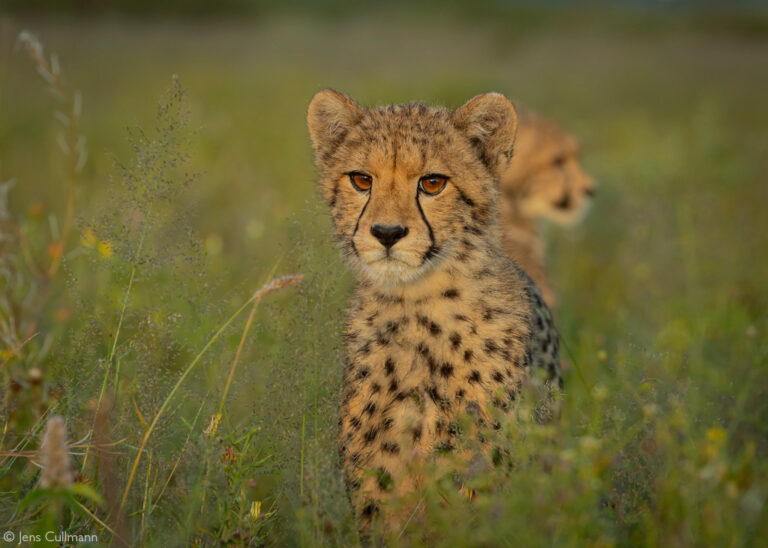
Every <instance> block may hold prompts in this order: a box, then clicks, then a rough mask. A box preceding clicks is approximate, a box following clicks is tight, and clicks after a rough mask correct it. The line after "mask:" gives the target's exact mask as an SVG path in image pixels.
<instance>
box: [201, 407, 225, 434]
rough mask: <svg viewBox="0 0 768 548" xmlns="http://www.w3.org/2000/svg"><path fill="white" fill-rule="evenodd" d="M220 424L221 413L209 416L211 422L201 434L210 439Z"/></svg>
mask: <svg viewBox="0 0 768 548" xmlns="http://www.w3.org/2000/svg"><path fill="white" fill-rule="evenodd" d="M220 423H221V413H216V414H215V415H212V416H211V422H210V423H209V424H208V428H206V429H205V430H203V434H205V436H206V437H208V438H212V437H213V436H215V435H216V432H218V431H219V424H220Z"/></svg>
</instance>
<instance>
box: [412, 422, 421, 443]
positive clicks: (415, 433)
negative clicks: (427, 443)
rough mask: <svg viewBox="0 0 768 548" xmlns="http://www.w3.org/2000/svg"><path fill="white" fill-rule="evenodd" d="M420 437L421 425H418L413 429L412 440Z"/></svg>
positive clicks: (417, 439) (415, 440)
mask: <svg viewBox="0 0 768 548" xmlns="http://www.w3.org/2000/svg"><path fill="white" fill-rule="evenodd" d="M420 439H421V425H418V426H416V427H415V428H414V429H413V441H414V442H417V441H419V440H420Z"/></svg>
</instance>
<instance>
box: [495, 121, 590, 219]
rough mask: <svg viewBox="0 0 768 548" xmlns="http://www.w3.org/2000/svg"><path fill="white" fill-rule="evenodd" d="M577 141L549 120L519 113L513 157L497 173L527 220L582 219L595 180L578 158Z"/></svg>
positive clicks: (502, 189) (509, 195) (507, 192)
mask: <svg viewBox="0 0 768 548" xmlns="http://www.w3.org/2000/svg"><path fill="white" fill-rule="evenodd" d="M579 153H580V150H579V142H578V141H577V140H576V138H575V137H573V136H572V135H570V134H569V133H567V132H566V131H564V130H563V129H562V128H561V127H559V126H558V125H557V124H555V123H554V122H552V121H551V120H549V119H547V118H544V117H543V116H539V115H537V114H534V113H532V112H521V114H520V125H519V128H518V136H517V141H516V143H515V156H514V158H513V159H512V160H511V161H510V162H509V167H508V168H507V170H506V171H505V172H504V173H503V175H502V176H501V191H502V193H504V195H505V196H507V197H509V198H510V199H511V200H512V201H513V202H516V203H517V204H518V206H517V207H518V213H519V214H520V215H521V216H522V217H524V218H527V219H530V220H536V219H539V218H546V219H549V220H552V221H554V222H557V223H559V224H562V225H572V224H574V223H576V222H578V221H579V220H581V219H582V217H583V216H584V214H585V213H586V211H587V209H588V208H589V203H590V200H591V197H592V196H593V195H594V192H595V183H594V181H593V180H592V178H591V177H590V176H589V175H588V174H587V173H586V172H585V171H584V169H583V168H582V166H581V163H580V159H579Z"/></svg>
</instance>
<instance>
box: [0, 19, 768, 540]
mask: <svg viewBox="0 0 768 548" xmlns="http://www.w3.org/2000/svg"><path fill="white" fill-rule="evenodd" d="M453 9H454V12H451V13H453V15H451V14H448V15H443V16H441V17H439V18H437V19H435V17H434V14H430V13H427V11H428V10H427V11H420V10H414V11H412V12H408V13H409V15H410V18H404V19H403V18H398V17H396V16H395V15H394V14H393V13H390V14H389V15H387V12H381V13H378V14H377V15H376V16H368V15H364V14H360V13H359V12H356V13H353V14H346V16H345V18H342V19H340V20H339V21H338V22H334V18H332V17H330V16H329V17H326V18H324V19H322V20H320V21H313V20H309V19H304V18H301V17H291V18H289V17H285V16H281V17H276V18H274V19H270V20H269V24H258V23H256V22H253V21H248V20H244V21H238V22H234V21H219V22H215V23H211V25H210V27H209V28H208V30H207V32H206V33H205V34H201V33H200V31H199V28H198V27H197V26H195V25H189V26H187V25H170V24H167V23H163V24H153V23H149V22H145V23H142V24H141V25H137V24H135V23H132V24H128V23H125V22H122V21H115V20H103V21H89V22H86V23H79V22H78V23H75V22H61V21H60V22H50V21H44V20H39V21H36V22H35V23H36V24H35V26H36V27H39V28H40V30H41V32H42V35H43V36H45V37H46V38H49V41H50V43H51V44H52V45H54V44H55V46H56V49H57V50H59V52H60V54H61V58H62V60H63V61H64V62H65V67H66V68H67V71H66V75H67V79H63V77H62V78H61V79H59V80H56V78H53V80H51V79H50V78H48V77H46V78H45V81H44V83H46V84H49V85H53V87H54V89H56V90H57V94H56V98H55V101H56V103H57V105H58V108H59V109H60V110H61V111H62V112H64V113H65V114H64V118H61V117H60V116H58V117H57V119H58V120H59V121H55V120H53V119H51V116H50V112H49V108H48V106H47V105H49V104H50V103H49V101H50V99H49V98H48V97H47V96H46V95H45V94H44V93H45V91H44V87H45V86H41V85H40V80H39V76H38V75H37V74H35V73H34V70H31V69H30V68H29V64H28V62H27V60H26V59H25V58H24V56H23V55H20V54H18V55H13V54H12V53H11V52H10V49H8V52H7V55H0V96H2V97H3V100H4V104H9V105H13V106H14V108H12V109H0V161H1V162H2V167H3V175H4V177H10V176H12V177H13V179H14V180H15V186H13V188H10V185H4V186H2V187H0V188H2V190H1V191H0V198H3V200H1V201H0V320H1V321H2V323H0V335H2V337H3V338H2V339H1V340H2V345H1V346H0V363H2V367H3V371H2V374H3V375H4V396H3V397H4V400H3V402H4V403H3V410H2V411H3V425H4V427H3V431H2V433H0V440H2V442H1V446H0V450H2V454H1V455H0V525H1V526H2V527H1V528H12V529H14V530H16V531H25V532H30V533H33V532H35V531H42V530H45V528H48V527H55V525H56V523H57V522H56V520H59V521H58V523H61V524H63V525H64V526H65V528H66V530H67V531H68V532H70V533H75V532H78V533H82V534H85V533H88V532H91V533H97V534H98V535H99V538H100V541H101V542H109V541H110V540H114V541H115V544H117V545H120V544H121V541H122V542H128V543H132V544H141V545H148V546H156V545H178V544H196V545H204V546H211V545H219V544H228V545H245V544H254V545H258V544H273V545H344V546H346V545H355V544H357V543H359V541H360V539H359V538H358V535H357V531H356V527H355V523H354V520H353V518H352V515H351V510H350V507H349V504H348V502H347V498H346V493H345V490H344V485H343V482H342V479H341V475H340V472H339V470H338V460H337V455H336V447H335V445H336V444H335V431H336V410H337V406H338V390H339V382H340V380H341V367H342V361H343V343H342V340H341V335H340V328H341V326H342V324H343V321H344V313H343V309H344V306H345V302H346V300H347V299H348V296H349V293H350V289H351V284H352V280H351V277H350V275H349V273H348V272H347V270H346V268H345V266H344V265H343V264H342V262H341V259H340V258H339V254H338V251H337V250H336V249H335V246H334V244H333V242H332V241H331V237H330V234H331V231H330V220H329V218H328V216H327V214H326V211H325V208H324V207H323V206H322V204H319V203H318V199H317V197H316V194H315V192H314V188H313V183H312V178H313V168H312V166H311V159H310V150H309V143H308V138H307V136H306V130H305V127H304V115H305V111H304V108H305V106H306V103H307V101H308V99H309V97H311V95H312V93H313V92H314V91H316V89H317V88H319V87H323V86H333V87H336V88H339V89H342V90H345V91H348V92H349V93H351V94H353V95H355V96H356V97H358V98H359V99H360V100H361V101H363V102H364V103H368V104H370V103H377V102H393V101H407V100H413V99H421V100H427V101H429V102H434V103H445V104H449V105H456V104H459V103H460V102H461V101H463V100H464V99H466V97H468V96H470V95H472V94H474V93H477V92H480V91H486V90H488V89H495V90H498V91H503V92H505V93H507V94H509V95H511V96H514V97H516V98H518V99H520V100H522V101H523V102H524V103H526V104H527V105H529V106H531V107H533V108H534V109H537V110H540V111H542V112H544V113H546V114H548V115H551V116H552V117H553V118H555V119H556V120H557V121H558V122H561V123H562V124H563V125H564V126H565V127H567V128H568V129H570V130H571V131H572V132H573V133H575V134H576V135H578V136H579V137H580V138H581V139H582V141H583V142H584V148H585V155H584V158H585V162H586V165H587V167H588V169H589V170H590V171H591V172H592V173H593V174H594V175H595V176H596V178H597V179H598V181H599V182H600V187H599V189H598V196H597V199H596V203H595V206H594V209H593V211H591V212H590V215H589V217H588V218H587V219H586V221H585V223H584V224H583V225H582V226H580V227H578V228H576V229H575V230H573V231H569V232H565V231H560V230H555V229H551V230H549V231H548V234H547V243H548V246H549V250H548V255H549V256H550V257H551V265H550V266H551V270H552V272H553V277H554V279H555V282H556V287H557V288H558V289H559V293H560V301H561V307H560V311H559V313H558V318H557V323H558V326H559V329H560V332H561V335H562V339H563V342H564V350H563V354H564V355H563V358H564V359H565V361H566V364H565V365H566V367H565V375H566V378H565V384H566V393H565V395H564V398H563V402H562V417H561V420H560V421H559V422H558V423H556V424H553V425H548V426H541V425H536V424H534V423H532V422H531V421H530V420H529V418H528V417H529V416H530V412H531V410H530V409H527V408H526V407H525V404H523V405H522V406H521V407H520V409H519V410H518V411H519V417H518V418H517V420H515V421H509V422H507V423H505V424H504V427H503V428H502V429H501V431H500V432H499V433H498V434H497V438H496V439H495V440H494V443H495V444H496V445H497V447H498V450H497V451H496V453H495V454H496V458H495V459H493V460H494V461H495V464H494V462H487V463H483V465H482V466H480V465H478V466H477V467H475V468H473V469H472V470H471V471H470V472H465V473H463V475H458V474H456V473H454V471H445V470H441V471H435V474H434V476H433V477H434V480H433V481H431V482H430V483H429V484H428V485H427V488H426V489H425V492H424V493H423V494H420V496H419V497H418V498H416V499H414V500H408V501H405V503H404V504H406V505H407V506H406V509H407V510H408V511H410V512H411V514H409V515H412V518H411V520H410V521H409V522H408V525H407V527H406V528H405V529H404V531H403V532H402V534H401V535H399V538H396V539H391V540H392V543H393V544H398V543H400V544H408V543H410V544H427V545H434V544H445V545H448V544H450V545H452V546H454V545H456V546H461V545H482V544H486V545H498V544H510V545H523V546H539V545H542V546H543V545H547V546H551V545H553V544H555V545H583V544H585V543H588V544H593V545H601V546H607V545H638V544H644V545H682V546H690V545H735V546H758V545H760V544H761V541H762V540H763V539H765V538H768V529H767V526H766V524H768V504H766V501H767V500H768V465H767V464H766V463H768V430H767V428H768V427H767V426H766V425H768V403H767V402H768V399H767V398H766V397H765V387H766V386H768V344H766V337H765V334H766V332H768V316H767V315H766V310H768V287H766V283H765V280H767V279H768V261H766V259H765V258H764V254H765V253H764V250H765V249H766V248H767V247H768V240H767V239H766V238H767V237H768V236H767V235H768V224H766V216H765V215H764V214H763V209H764V206H765V203H766V202H768V194H767V193H766V186H765V184H764V183H765V173H766V172H768V142H767V141H766V136H765V135H766V134H765V128H766V127H768V109H766V106H765V103H764V96H765V91H766V89H768V72H766V71H765V70H763V69H762V65H761V64H760V61H762V60H763V59H764V57H765V56H766V54H768V51H767V50H766V46H765V45H764V44H762V43H758V42H757V41H754V40H753V39H752V36H755V35H759V34H760V31H759V29H757V27H759V25H757V24H756V25H757V26H756V27H755V28H756V29H757V30H755V31H754V33H750V34H747V33H741V32H739V31H738V30H737V26H736V25H735V23H733V21H736V20H737V19H738V17H737V15H738V14H736V13H735V14H734V15H733V17H732V18H731V19H730V20H729V21H725V22H723V23H722V25H721V26H718V22H717V20H715V19H712V20H707V24H706V25H705V26H701V27H699V26H697V25H693V24H691V19H690V17H689V16H688V15H686V14H681V15H680V16H679V17H665V18H664V19H663V20H660V19H659V18H658V17H656V16H654V15H653V14H645V15H644V16H643V17H642V18H641V19H638V20H637V21H636V22H635V25H636V26H635V27H634V30H633V31H632V32H624V31H617V30H616V28H615V27H613V26H612V21H613V20H612V19H608V20H602V19H595V17H594V15H595V13H596V12H595V11H594V10H593V8H584V10H583V11H582V10H577V9H575V8H573V9H572V10H571V11H569V12H568V13H570V14H571V15H572V14H574V13H575V14H577V15H579V14H580V15H579V17H576V18H572V17H571V16H570V15H569V16H568V17H566V16H565V15H561V14H558V13H555V12H552V11H550V10H543V11H537V10H536V9H535V8H533V7H530V6H528V7H526V8H525V9H520V10H515V9H514V8H507V7H504V8H502V7H498V8H493V9H492V10H491V9H490V8H489V12H488V13H491V15H492V16H493V17H492V18H490V19H489V18H488V17H487V14H485V15H484V12H482V11H480V12H477V13H474V14H473V15H472V17H471V18H470V17H469V16H468V15H467V14H466V9H465V8H462V9H460V8H458V7H455V8H453ZM456 13H458V14H459V15H460V17H459V18H457V17H456V15H455V14H456ZM28 23H29V22H28ZM5 24H6V25H8V26H10V28H11V30H12V31H13V32H14V33H16V32H17V31H20V30H21V29H20V28H16V22H15V21H13V20H10V22H6V23H5ZM620 28H621V29H624V30H626V28H627V27H620ZM738 28H740V27H738ZM425 29H427V30H425ZM510 29H512V30H515V29H517V30H519V32H517V30H515V32H512V30H510ZM438 45H439V47H438ZM6 46H7V44H6V45H4V46H2V47H6ZM41 55H42V54H41ZM115 59H120V60H121V62H120V63H116V62H115V61H114V60H115ZM41 63H42V65H41ZM35 64H36V66H37V67H38V70H40V68H39V67H40V66H44V67H48V68H47V69H46V71H47V74H48V76H49V77H53V76H54V75H58V76H60V72H59V71H58V68H57V69H56V70H54V67H58V62H56V63H54V62H53V61H52V60H51V58H50V56H45V55H42V56H40V57H39V59H38V60H37V61H35ZM177 72H178V73H179V74H181V75H182V76H183V81H184V83H185V86H186V89H187V90H188V92H187V93H186V94H185V92H184V91H183V89H182V88H181V86H180V85H179V83H178V80H176V79H174V80H173V81H172V82H171V86H170V88H169V90H168V92H167V93H166V94H165V95H164V96H163V98H162V99H161V102H160V104H161V106H160V108H159V110H157V109H156V106H155V105H156V102H155V95H156V92H157V91H159V90H161V89H163V88H164V87H166V86H167V83H168V82H167V81H168V75H170V74H173V73H177ZM51 82H53V83H51ZM69 82H72V83H76V84H77V85H78V86H79V87H80V89H81V90H82V97H83V101H82V105H83V111H82V115H81V116H78V117H75V116H71V114H73V113H75V112H78V113H79V110H78V109H76V108H75V105H76V100H75V96H76V94H75V93H74V92H72V91H71V88H69V87H67V83H69ZM153 113H154V116H153ZM73 122H77V123H76V124H74V123H73ZM137 124H138V125H141V126H142V127H147V128H153V129H151V130H146V131H142V130H140V129H131V130H129V131H128V132H127V138H126V131H125V130H123V129H122V128H124V127H125V126H126V125H128V126H131V127H133V128H135V127H136V126H137ZM73 128H74V129H73ZM62 130H63V143H64V144H65V145H66V146H63V147H61V148H62V152H57V146H59V145H57V142H62V139H60V138H57V137H56V133H57V132H59V131H62ZM79 133H82V134H84V135H86V136H87V137H88V143H89V144H90V147H89V148H90V149H91V154H90V156H89V158H88V161H87V162H85V163H82V162H81V160H80V157H81V154H82V150H84V149H83V148H76V147H77V146H79V145H78V144H77V143H79V142H80V140H79V138H78V137H77V136H78V135H79ZM105 151H109V153H105ZM74 152H78V154H74ZM115 158H117V160H115ZM81 163H82V166H81V167H82V171H79V170H73V169H71V168H76V167H78V165H79V164H81ZM72 174H74V175H72ZM72 177H74V178H72ZM3 180H5V179H3ZM70 180H71V181H73V182H74V187H75V190H76V191H75V193H74V197H75V202H74V203H75V205H76V208H75V211H76V215H75V217H74V221H73V227H74V228H73V231H72V232H73V233H72V234H71V235H70V236H69V237H68V238H63V237H62V230H60V229H59V230H58V231H57V230H56V227H59V228H60V227H62V226H64V225H65V222H64V221H65V219H66V217H67V213H66V212H67V208H66V204H67V196H68V193H67V189H68V186H69V181H70ZM6 190H7V191H8V192H7V196H8V201H7V202H6V200H5V199H4V198H5V195H6ZM75 233H77V234H75ZM59 243H61V246H60V247H57V245H52V244H59ZM59 250H61V253H60V255H58V256H60V264H61V267H60V268H58V269H52V268H51V264H53V263H54V262H56V261H57V260H59V259H57V258H56V257H57V252H58V251H59ZM276 264H277V265H278V266H277V267H275V265H276ZM273 271H274V272H273ZM293 272H301V273H303V274H304V275H305V277H304V280H303V281H302V283H301V284H300V285H299V286H297V287H296V288H295V289H286V290H285V292H283V293H278V294H275V295H270V296H269V297H268V298H265V299H264V301H263V302H261V303H260V304H259V306H258V308H256V309H255V312H254V315H253V322H252V324H251V325H250V327H249V329H247V328H246V327H245V325H246V324H245V323H244V322H246V313H245V311H246V310H250V308H251V301H250V300H249V299H250V297H251V296H252V295H253V292H254V290H256V289H258V288H259V287H260V286H261V285H262V284H263V283H264V282H266V281H268V279H269V278H271V277H272V275H274V274H283V273H293ZM238 309H242V311H243V314H242V315H235V316H234V319H233V320H232V322H231V323H228V321H229V320H228V318H232V316H233V313H235V311H237V310H238ZM244 332H245V337H243V333H244ZM32 335H34V336H33V337H32V339H30V340H29V341H28V342H27V343H26V344H22V343H24V341H25V340H27V339H28V338H29V337H30V336H32ZM241 341H242V347H241ZM236 356H238V357H237V360H238V361H237V364H236V365H237V367H236V368H235V367H233V363H234V362H235V360H236ZM231 371H234V374H233V375H234V376H233V382H232V384H231V386H229V388H226V387H227V378H228V375H229V373H230V372H231ZM222 401H224V405H223V407H222V405H221V403H220V402H222ZM524 401H525V400H524ZM51 413H56V414H59V415H62V416H64V417H65V418H66V421H67V426H68V428H69V431H70V436H71V438H72V439H76V440H81V441H80V442H77V443H74V444H73V443H71V444H70V452H71V453H72V456H73V461H74V466H75V469H76V470H75V471H76V472H78V473H79V478H78V479H77V483H75V484H74V487H61V488H56V489H54V490H47V489H43V488H41V487H40V484H39V477H40V474H39V469H38V468H37V467H36V466H34V464H32V461H33V460H34V455H35V454H36V452H37V450H38V449H39V446H40V438H41V432H42V430H43V426H44V425H45V423H46V421H47V420H48V417H49V415H50V414H51ZM219 413H221V415H219ZM457 426H460V427H461V428H462V430H464V431H467V430H468V429H470V428H471V425H470V424H461V425H457ZM142 443H144V446H143V448H142V449H141V450H140V448H141V447H142ZM466 443H467V444H469V445H470V446H471V441H470V440H469V437H468V439H467V440H466ZM135 463H136V464H135ZM132 470H133V472H132ZM371 473H372V474H376V473H377V472H376V471H371ZM378 479H379V481H380V483H382V485H384V486H386V485H388V483H389V481H390V479H389V478H387V477H386V475H384V474H379V476H378ZM129 480H130V488H129V489H127V491H126V486H127V485H128V484H129ZM85 486H88V487H85ZM83 489H89V491H88V492H87V493H86V492H84V491H82V490H83ZM470 492H471V493H472V494H473V495H472V497H471V500H469V498H470V497H468V494H469V493H470ZM94 493H96V494H98V495H99V496H100V498H101V499H103V501H101V502H100V501H98V497H97V496H95V495H94ZM124 493H126V497H125V501H124V507H123V510H122V511H120V506H121V505H122V504H123V500H122V498H123V494H124ZM89 494H90V495H93V496H88V495H89ZM23 500H26V501H27V502H25V503H24V504H20V503H21V501H23ZM73 501H77V502H73ZM69 503H72V504H69ZM57 505H58V506H60V508H58V509H56V510H55V511H54V512H49V511H48V509H50V508H53V507H55V506H57ZM83 508H85V509H87V512H85V511H84V510H83ZM51 520H54V521H53V522H52V521H51Z"/></svg>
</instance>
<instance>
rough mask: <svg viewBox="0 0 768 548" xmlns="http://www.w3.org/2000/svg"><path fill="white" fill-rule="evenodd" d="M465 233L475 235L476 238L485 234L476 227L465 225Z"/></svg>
mask: <svg viewBox="0 0 768 548" xmlns="http://www.w3.org/2000/svg"><path fill="white" fill-rule="evenodd" d="M464 232H469V233H470V234H474V235H475V236H480V235H482V234H483V231H482V230H481V229H480V227H477V226H475V225H464Z"/></svg>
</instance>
